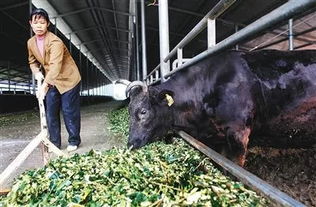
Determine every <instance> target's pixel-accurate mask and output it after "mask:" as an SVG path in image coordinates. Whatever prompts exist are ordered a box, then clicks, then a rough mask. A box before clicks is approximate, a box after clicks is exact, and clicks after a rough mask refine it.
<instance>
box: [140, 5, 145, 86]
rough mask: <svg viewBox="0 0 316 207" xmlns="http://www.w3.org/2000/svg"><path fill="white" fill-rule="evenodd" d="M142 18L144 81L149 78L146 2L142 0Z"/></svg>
mask: <svg viewBox="0 0 316 207" xmlns="http://www.w3.org/2000/svg"><path fill="white" fill-rule="evenodd" d="M140 3H141V13H142V14H141V18H142V20H141V21H142V22H141V24H142V27H141V29H142V52H143V53H142V54H143V55H142V57H143V58H142V65H143V76H142V77H143V79H142V80H144V79H145V78H146V76H147V55H146V54H147V53H146V28H145V2H144V0H141V2H140Z"/></svg>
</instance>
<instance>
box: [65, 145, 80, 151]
mask: <svg viewBox="0 0 316 207" xmlns="http://www.w3.org/2000/svg"><path fill="white" fill-rule="evenodd" d="M77 148H78V146H76V145H68V147H67V151H68V152H72V151H75V150H77Z"/></svg>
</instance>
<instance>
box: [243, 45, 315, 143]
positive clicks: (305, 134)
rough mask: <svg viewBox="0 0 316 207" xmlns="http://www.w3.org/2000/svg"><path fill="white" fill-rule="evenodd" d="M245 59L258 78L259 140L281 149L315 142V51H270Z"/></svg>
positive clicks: (256, 97) (256, 131)
mask: <svg viewBox="0 0 316 207" xmlns="http://www.w3.org/2000/svg"><path fill="white" fill-rule="evenodd" d="M244 58H245V60H246V61H247V63H248V66H249V69H250V70H251V71H252V72H253V73H254V74H255V75H256V76H257V78H258V81H257V82H256V84H255V85H254V90H253V93H254V100H255V102H256V122H255V123H256V125H255V130H254V132H253V135H255V137H261V138H260V139H257V141H260V142H261V143H264V144H265V145H278V146H281V147H287V146H311V144H312V143H315V141H316V140H315V136H316V128H315V127H314V126H315V123H316V81H315V80H316V51H314V50H306V51H274V50H267V51H258V52H252V53H245V54H244ZM262 137H269V138H267V139H264V138H262ZM271 137H275V138H274V139H271Z"/></svg>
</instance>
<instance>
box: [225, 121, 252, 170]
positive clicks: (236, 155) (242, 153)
mask: <svg viewBox="0 0 316 207" xmlns="http://www.w3.org/2000/svg"><path fill="white" fill-rule="evenodd" d="M250 131H251V130H250V128H249V127H247V126H230V127H229V128H228V130H227V141H228V146H229V158H230V159H231V160H232V161H233V162H235V163H236V164H238V165H240V166H242V167H243V166H244V164H245V160H246V153H247V147H248V142H249V135H250Z"/></svg>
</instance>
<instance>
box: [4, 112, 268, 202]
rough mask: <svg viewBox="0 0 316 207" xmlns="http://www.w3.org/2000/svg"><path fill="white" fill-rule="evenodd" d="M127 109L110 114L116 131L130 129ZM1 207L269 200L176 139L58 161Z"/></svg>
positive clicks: (19, 184)
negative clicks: (170, 141)
mask: <svg viewBox="0 0 316 207" xmlns="http://www.w3.org/2000/svg"><path fill="white" fill-rule="evenodd" d="M126 111H127V110H126V109H122V111H121V113H114V114H115V115H113V113H111V114H110V116H112V117H109V118H110V119H112V121H111V123H119V124H117V126H112V127H111V128H112V131H115V132H116V133H121V132H123V133H125V132H126V131H127V129H125V128H124V127H122V126H123V125H124V124H123V123H122V122H126V121H127V123H128V119H127V118H126V116H127V113H126ZM113 116H115V117H116V118H113ZM113 120H114V122H113ZM115 120H116V121H117V122H116V121H115ZM127 125H128V124H126V123H125V126H127ZM0 206H1V204H0ZM2 206H91V207H92V206H240V207H244V206H267V201H266V200H265V199H263V198H262V197H260V196H258V195H257V194H256V193H255V192H253V191H251V190H249V189H246V188H245V187H244V186H243V185H242V184H241V183H239V182H235V181H232V180H231V179H230V178H228V177H226V176H224V175H223V174H222V173H221V172H220V171H219V170H218V169H216V168H215V167H214V166H213V165H212V164H211V163H210V162H209V160H208V159H207V158H206V157H205V156H203V155H202V154H200V153H199V152H198V151H196V150H194V149H193V148H192V147H190V146H188V145H187V144H186V143H185V142H183V141H182V140H180V139H176V141H175V143H173V144H165V143H163V142H156V143H153V144H150V145H148V146H145V147H143V148H141V149H139V150H135V151H130V150H128V149H126V148H124V149H116V148H114V149H111V150H108V151H104V152H96V151H91V152H89V153H86V154H84V155H78V154H76V155H74V156H72V157H70V158H67V159H65V158H60V159H56V160H53V161H51V162H50V163H49V164H48V165H47V166H45V167H44V168H40V169H37V170H33V171H28V172H25V173H24V174H23V175H21V176H20V177H19V178H18V179H17V180H16V182H15V184H14V186H13V188H12V191H11V192H10V193H9V194H8V196H7V197H6V198H4V199H3V201H2Z"/></svg>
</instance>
